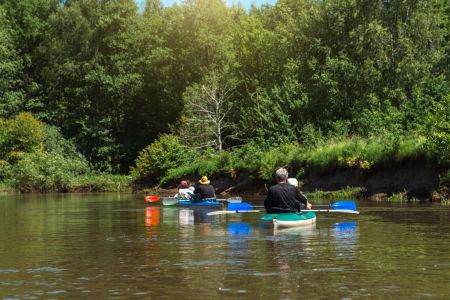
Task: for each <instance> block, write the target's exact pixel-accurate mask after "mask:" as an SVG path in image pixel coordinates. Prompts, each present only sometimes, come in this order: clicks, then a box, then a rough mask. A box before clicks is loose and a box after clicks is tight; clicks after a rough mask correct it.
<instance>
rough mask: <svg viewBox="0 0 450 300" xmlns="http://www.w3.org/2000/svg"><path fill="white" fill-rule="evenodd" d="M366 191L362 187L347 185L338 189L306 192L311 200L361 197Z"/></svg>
mask: <svg viewBox="0 0 450 300" xmlns="http://www.w3.org/2000/svg"><path fill="white" fill-rule="evenodd" d="M364 192H365V189H364V188H362V187H346V188H344V189H341V190H337V191H321V190H316V191H314V192H310V193H306V196H307V197H308V199H310V200H324V199H325V200H344V199H355V198H361V197H362V196H363V194H364Z"/></svg>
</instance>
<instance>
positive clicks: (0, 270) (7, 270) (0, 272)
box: [0, 269, 20, 274]
mask: <svg viewBox="0 0 450 300" xmlns="http://www.w3.org/2000/svg"><path fill="white" fill-rule="evenodd" d="M19 272H20V271H19V270H17V269H0V274H8V273H19Z"/></svg>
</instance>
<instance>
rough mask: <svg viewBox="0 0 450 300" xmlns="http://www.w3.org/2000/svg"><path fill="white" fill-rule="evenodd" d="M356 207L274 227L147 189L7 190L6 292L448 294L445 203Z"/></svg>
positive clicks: (11, 295)
mask: <svg viewBox="0 0 450 300" xmlns="http://www.w3.org/2000/svg"><path fill="white" fill-rule="evenodd" d="M249 201H252V199H250V200H249ZM252 203H254V204H255V203H256V204H258V201H256V200H254V199H253V202H252ZM358 206H359V210H360V211H361V214H360V215H346V214H333V215H327V214H319V215H318V218H317V222H316V224H315V225H312V226H306V227H302V228H295V229H284V230H275V229H273V228H270V227H268V226H265V225H263V224H260V222H259V221H258V218H259V217H260V216H261V214H259V213H256V214H245V215H242V214H240V215H228V216H214V217H211V216H206V213H207V211H205V210H190V209H181V208H164V207H160V206H157V205H156V206H150V205H146V203H145V202H144V201H143V196H142V195H132V194H89V195H85V194H65V195H64V194H63V195H51V194H50V195H22V196H20V195H19V196H1V197H0V299H80V298H81V297H85V298H87V299H103V298H115V299H177V298H183V299H200V298H203V299H211V298H229V299H235V298H240V299H256V298H259V299H299V298H301V299H311V298H320V299H361V298H376V299H385V298H391V299H425V298H430V299H448V297H449V295H450V254H449V253H450V221H449V217H450V207H445V206H440V205H439V204H423V205H421V204H411V205H408V204H401V203H400V204H392V203H387V202H379V203H371V202H364V201H359V202H358Z"/></svg>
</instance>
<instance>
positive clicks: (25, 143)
mask: <svg viewBox="0 0 450 300" xmlns="http://www.w3.org/2000/svg"><path fill="white" fill-rule="evenodd" d="M44 139H45V132H44V125H43V123H42V122H40V121H38V120H37V119H36V118H34V117H33V116H32V115H31V114H30V113H20V114H19V115H17V116H16V117H15V118H11V119H3V118H0V160H6V161H8V162H14V161H15V160H17V159H20V157H21V155H22V154H24V153H32V152H36V151H42V150H44V144H43V143H44Z"/></svg>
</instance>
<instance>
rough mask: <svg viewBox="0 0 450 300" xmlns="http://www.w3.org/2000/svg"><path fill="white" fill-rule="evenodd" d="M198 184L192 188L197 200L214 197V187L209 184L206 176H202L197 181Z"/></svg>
mask: <svg viewBox="0 0 450 300" xmlns="http://www.w3.org/2000/svg"><path fill="white" fill-rule="evenodd" d="M198 182H199V183H200V185H198V186H197V187H196V188H195V190H194V195H195V197H194V198H195V199H196V200H197V201H208V200H215V199H216V191H215V190H214V187H213V186H212V185H211V184H210V181H209V179H208V177H206V176H202V178H201V179H200V180H199V181H198Z"/></svg>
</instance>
